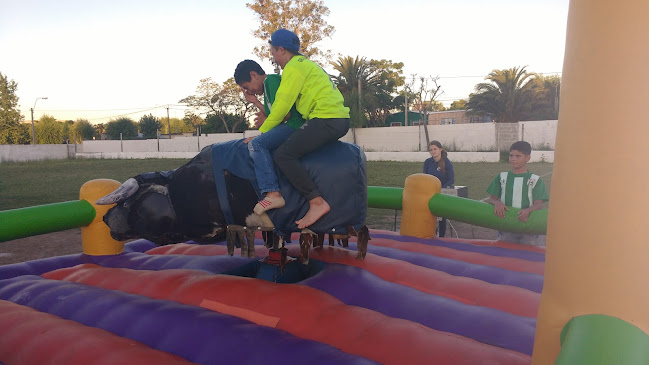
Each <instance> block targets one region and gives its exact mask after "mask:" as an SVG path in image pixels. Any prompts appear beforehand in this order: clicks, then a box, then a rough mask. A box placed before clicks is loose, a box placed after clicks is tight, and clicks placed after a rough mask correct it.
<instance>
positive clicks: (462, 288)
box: [147, 243, 540, 318]
mask: <svg viewBox="0 0 649 365" xmlns="http://www.w3.org/2000/svg"><path fill="white" fill-rule="evenodd" d="M169 246H175V247H173V248H167V246H162V247H157V248H154V249H152V250H149V251H148V252H147V253H149V254H154V253H155V254H164V252H168V253H173V254H177V255H183V254H185V252H191V254H192V255H203V256H216V255H223V254H227V252H226V248H225V247H223V246H214V245H204V246H203V245H200V246H199V245H192V244H180V243H179V244H176V245H169ZM287 247H288V248H289V255H291V256H294V257H298V256H300V251H299V246H298V245H297V244H290V245H288V246H287ZM310 257H311V258H313V259H316V260H321V261H325V262H330V263H339V264H344V265H353V266H357V267H360V268H362V269H365V270H367V271H369V272H371V273H373V274H374V275H377V276H379V277H380V278H382V279H383V280H387V281H391V282H393V283H398V284H401V285H406V286H409V287H411V288H415V289H417V290H419V291H422V292H424V293H429V294H434V295H439V296H443V297H447V298H451V299H454V300H457V301H459V302H462V303H466V304H472V305H479V306H483V307H489V308H494V309H499V310H502V311H505V312H508V313H512V314H516V315H519V316H525V317H532V318H536V313H537V311H538V307H539V300H540V294H538V293H534V292H532V291H529V290H526V289H522V288H518V287H514V286H509V285H497V284H491V283H487V282H485V281H481V280H478V279H473V278H468V277H462V276H453V275H451V274H447V273H445V272H442V271H437V270H433V269H429V268H425V267H421V266H417V265H413V264H410V263H408V262H405V261H400V260H394V259H391V258H387V257H382V256H377V255H373V254H371V253H368V254H367V256H366V258H365V260H363V261H360V260H357V259H356V253H355V252H353V251H350V250H346V249H342V248H338V247H329V246H325V247H324V248H323V249H312V250H311V253H310Z"/></svg>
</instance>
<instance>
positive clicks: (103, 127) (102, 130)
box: [94, 123, 106, 139]
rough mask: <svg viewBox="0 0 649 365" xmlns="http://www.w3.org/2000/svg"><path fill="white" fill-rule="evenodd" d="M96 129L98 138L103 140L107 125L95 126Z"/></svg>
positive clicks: (99, 124) (98, 124)
mask: <svg viewBox="0 0 649 365" xmlns="http://www.w3.org/2000/svg"><path fill="white" fill-rule="evenodd" d="M94 128H95V135H96V136H97V138H98V139H102V138H103V137H102V136H103V135H104V133H106V125H105V124H104V123H97V124H95V126H94Z"/></svg>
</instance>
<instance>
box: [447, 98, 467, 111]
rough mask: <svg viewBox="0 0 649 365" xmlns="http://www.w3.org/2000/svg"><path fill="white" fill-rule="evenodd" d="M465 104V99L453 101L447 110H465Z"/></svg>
mask: <svg viewBox="0 0 649 365" xmlns="http://www.w3.org/2000/svg"><path fill="white" fill-rule="evenodd" d="M466 103H467V101H466V99H460V100H455V101H454V102H452V103H451V106H450V107H449V108H448V110H465V109H466Z"/></svg>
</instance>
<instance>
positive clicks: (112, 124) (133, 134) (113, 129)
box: [105, 117, 137, 140]
mask: <svg viewBox="0 0 649 365" xmlns="http://www.w3.org/2000/svg"><path fill="white" fill-rule="evenodd" d="M105 133H106V136H107V137H108V139H113V140H119V134H120V133H122V139H137V124H136V123H135V121H133V119H131V118H127V117H121V118H118V119H115V120H111V121H109V122H108V124H106V130H105Z"/></svg>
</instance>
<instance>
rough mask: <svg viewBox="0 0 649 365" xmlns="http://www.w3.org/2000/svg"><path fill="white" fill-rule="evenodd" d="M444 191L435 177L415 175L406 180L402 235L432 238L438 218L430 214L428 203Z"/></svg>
mask: <svg viewBox="0 0 649 365" xmlns="http://www.w3.org/2000/svg"><path fill="white" fill-rule="evenodd" d="M441 191H442V183H441V182H440V181H439V179H438V178H436V177H435V176H433V175H428V174H414V175H410V176H408V177H407V178H406V182H405V185H404V188H403V207H402V215H401V230H400V233H401V234H403V235H407V236H414V237H421V238H432V237H435V232H436V230H437V217H436V216H434V215H433V213H431V212H430V209H429V208H428V202H429V201H430V198H432V197H433V195H435V194H439V193H440V192H441Z"/></svg>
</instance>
